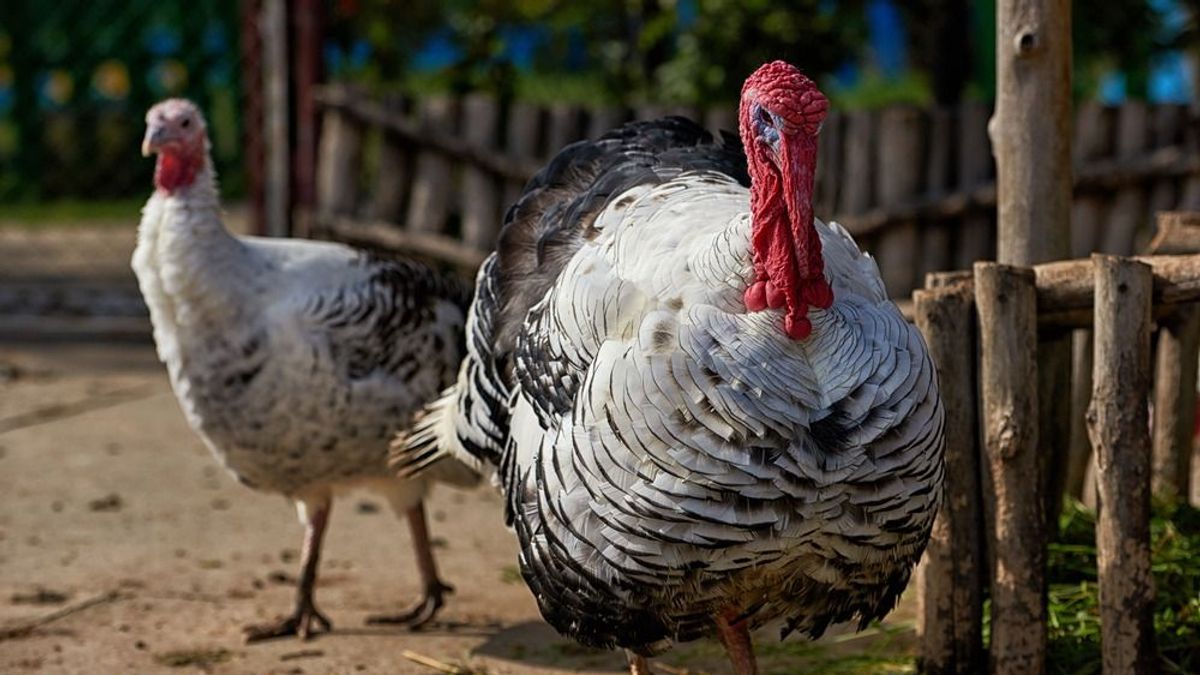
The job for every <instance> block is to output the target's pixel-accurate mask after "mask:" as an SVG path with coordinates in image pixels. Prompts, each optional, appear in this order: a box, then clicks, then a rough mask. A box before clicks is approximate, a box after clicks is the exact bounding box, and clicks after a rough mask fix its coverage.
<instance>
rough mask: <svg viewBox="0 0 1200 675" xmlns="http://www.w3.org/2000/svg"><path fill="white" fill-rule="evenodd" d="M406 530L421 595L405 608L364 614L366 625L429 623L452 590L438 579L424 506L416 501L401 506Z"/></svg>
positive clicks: (416, 625) (412, 627)
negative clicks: (405, 519) (415, 502)
mask: <svg viewBox="0 0 1200 675" xmlns="http://www.w3.org/2000/svg"><path fill="white" fill-rule="evenodd" d="M405 517H406V518H407V519H408V530H409V533H410V534H411V535H412V541H413V552H414V553H416V555H417V571H418V572H420V574H421V583H422V584H424V586H425V595H424V596H423V597H422V598H421V599H420V600H418V601H417V604H415V605H413V606H412V607H410V608H409V609H407V610H405V611H403V612H401V613H399V614H392V615H387V616H372V617H367V623H368V624H391V625H394V624H406V625H408V627H409V628H411V629H414V630H415V629H417V628H420V627H421V626H423V625H425V624H426V623H428V622H429V620H430V619H432V618H433V617H434V615H435V614H437V613H438V610H439V609H441V608H442V605H443V604H445V601H444V600H443V598H444V596H446V595H448V594H450V593H453V592H454V587H453V586H450V585H449V584H445V583H442V580H441V579H439V578H438V573H437V565H436V564H435V563H434V560H433V545H432V544H431V543H430V541H429V526H428V524H427V523H426V522H425V506H424V505H423V504H421V503H420V502H418V503H417V505H416V506H412V507H410V508H407V509H405Z"/></svg>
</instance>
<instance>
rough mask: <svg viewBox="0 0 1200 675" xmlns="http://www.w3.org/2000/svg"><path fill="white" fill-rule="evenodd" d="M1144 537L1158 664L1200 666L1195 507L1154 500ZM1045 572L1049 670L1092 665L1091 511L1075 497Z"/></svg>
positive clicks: (1185, 669) (1095, 604) (1199, 536)
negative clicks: (1150, 573)
mask: <svg viewBox="0 0 1200 675" xmlns="http://www.w3.org/2000/svg"><path fill="white" fill-rule="evenodd" d="M1150 542H1151V543H1150V545H1151V555H1152V571H1153V574H1154V586H1155V592H1156V596H1157V605H1156V608H1155V613H1154V628H1155V633H1156V635H1157V640H1158V649H1159V652H1160V654H1161V655H1162V667H1163V672H1166V673H1195V672H1200V510H1197V509H1193V508H1190V507H1188V506H1175V507H1170V506H1164V505H1156V506H1155V509H1154V516H1153V518H1152V520H1151V523H1150ZM1048 577H1049V586H1050V588H1049V616H1048V622H1049V628H1050V632H1049V639H1050V644H1049V648H1050V650H1049V652H1050V653H1049V662H1050V671H1051V672H1052V673H1062V674H1063V675H1067V674H1071V675H1085V674H1090V673H1099V672H1100V604H1099V599H1098V593H1097V574H1096V515H1095V512H1093V511H1090V510H1088V509H1086V508H1084V507H1083V505H1081V504H1079V503H1078V502H1075V501H1071V502H1069V503H1068V504H1067V505H1066V506H1065V507H1064V509H1063V513H1062V517H1061V520H1060V530H1059V541H1057V542H1054V543H1051V544H1050V550H1049V562H1048Z"/></svg>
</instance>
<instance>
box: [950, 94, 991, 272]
mask: <svg viewBox="0 0 1200 675" xmlns="http://www.w3.org/2000/svg"><path fill="white" fill-rule="evenodd" d="M990 112H991V111H990V110H989V109H988V107H987V104H984V103H980V102H977V101H965V102H963V103H962V104H961V105H960V106H959V107H958V189H959V191H960V192H969V191H972V190H975V189H977V188H978V187H979V186H980V185H983V184H985V183H987V182H988V181H990V180H991V178H992V148H991V145H990V143H989V141H988V134H987V122H988V114H989V113H990ZM959 230H960V232H961V234H960V235H959V242H958V250H957V251H956V252H955V253H956V255H955V257H954V261H955V267H957V268H958V269H964V270H965V269H970V268H971V266H972V265H974V264H975V261H976V260H990V259H992V258H994V257H995V251H996V235H995V229H994V228H993V226H992V217H991V215H989V214H988V213H986V212H980V211H968V212H967V213H966V214H964V215H963V220H962V224H961V225H960V226H959Z"/></svg>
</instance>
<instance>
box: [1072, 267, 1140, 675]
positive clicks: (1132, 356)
mask: <svg viewBox="0 0 1200 675" xmlns="http://www.w3.org/2000/svg"><path fill="white" fill-rule="evenodd" d="M1092 261H1093V264H1094V265H1095V275H1096V300H1095V303H1096V305H1095V331H1096V351H1095V369H1096V370H1095V374H1094V376H1093V378H1092V379H1093V381H1094V385H1093V390H1092V405H1091V407H1090V408H1089V409H1088V431H1089V433H1090V434H1091V437H1092V445H1093V446H1094V448H1095V452H1096V464H1097V468H1098V472H1097V473H1098V483H1099V485H1098V489H1099V498H1100V513H1099V516H1098V518H1097V521H1096V548H1097V559H1098V564H1099V568H1100V569H1099V573H1100V624H1101V632H1100V650H1101V654H1102V658H1103V672H1104V673H1106V674H1107V675H1118V674H1120V675H1127V674H1129V675H1141V674H1143V673H1145V674H1149V673H1153V672H1157V657H1156V655H1155V648H1154V580H1153V578H1152V577H1151V574H1150V437H1149V430H1148V424H1147V423H1148V419H1147V411H1146V397H1147V394H1148V393H1149V387H1150V306H1151V292H1152V286H1153V278H1152V276H1151V272H1150V267H1149V266H1148V265H1146V264H1144V263H1140V262H1137V261H1135V260H1130V259H1127V258H1119V257H1116V256H1104V255H1095V256H1092Z"/></svg>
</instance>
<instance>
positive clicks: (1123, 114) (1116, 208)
mask: <svg viewBox="0 0 1200 675" xmlns="http://www.w3.org/2000/svg"><path fill="white" fill-rule="evenodd" d="M1149 138H1150V134H1149V128H1148V127H1147V125H1146V104H1145V103H1143V102H1141V101H1126V102H1125V104H1124V105H1122V106H1121V108H1120V110H1119V112H1118V116H1117V159H1123V160H1130V159H1134V158H1136V157H1138V156H1140V155H1141V154H1142V153H1143V152H1145V150H1146V141H1147V140H1149ZM1145 201H1146V191H1145V189H1144V188H1143V187H1142V186H1140V185H1136V184H1134V185H1128V186H1125V187H1122V188H1121V189H1120V190H1118V191H1117V196H1116V198H1115V199H1114V200H1113V205H1112V209H1111V210H1110V211H1109V213H1108V222H1107V223H1106V224H1105V227H1104V230H1103V231H1102V233H1101V237H1100V248H1099V250H1100V251H1102V252H1104V253H1115V254H1117V255H1132V254H1133V252H1134V251H1133V245H1134V238H1135V237H1136V235H1137V230H1138V226H1139V225H1142V221H1143V219H1144V218H1145V215H1146V209H1145Z"/></svg>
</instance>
